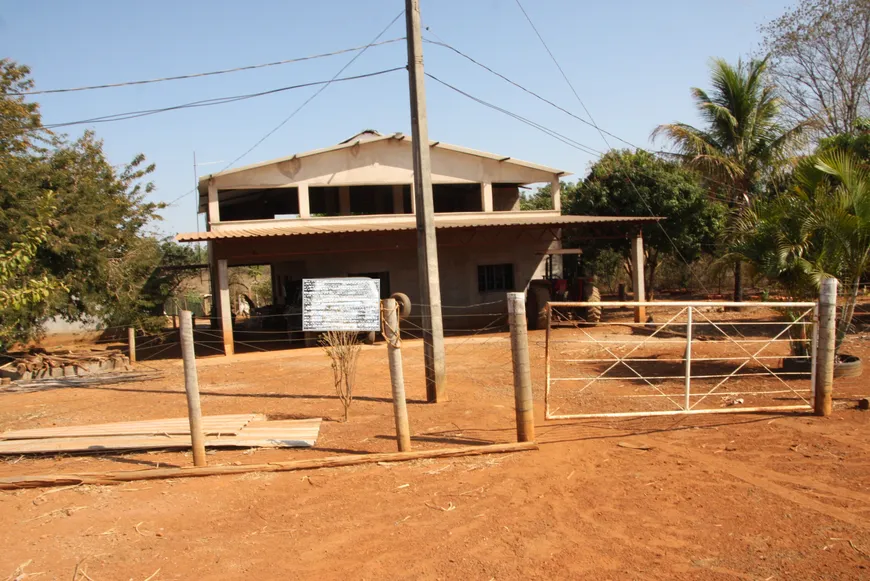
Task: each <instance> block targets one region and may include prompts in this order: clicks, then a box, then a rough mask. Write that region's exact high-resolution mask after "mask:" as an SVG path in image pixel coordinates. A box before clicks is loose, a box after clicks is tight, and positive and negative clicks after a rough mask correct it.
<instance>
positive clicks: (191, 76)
mask: <svg viewBox="0 0 870 581" xmlns="http://www.w3.org/2000/svg"><path fill="white" fill-rule="evenodd" d="M402 40H405V37H404V36H402V37H400V38H392V39H390V40H383V41H381V42H378V43H373V44H368V45H364V46H355V47H352V48H344V49H341V50H336V51H333V52H326V53H321V54H315V55H310V56H303V57H298V58H292V59H286V60H282V61H275V62H270V63H262V64H258V65H247V66H243V67H235V68H232V69H222V70H219V71H209V72H205V73H192V74H189V75H177V76H174V77H160V78H157V79H147V80H142V81H126V82H123V83H108V84H104V85H89V86H85V87H72V88H67V89H45V90H42V91H11V92H8V93H3V94H4V95H7V96H8V95H49V94H53V93H73V92H76V91H92V90H95V89H113V88H116V87H128V86H133V85H147V84H150V83H162V82H164V81H180V80H183V79H195V78H199V77H209V76H213V75H224V74H227V73H237V72H240V71H251V70H255V69H262V68H266V67H275V66H279V65H286V64H291V63H299V62H303V61H308V60H314V59H319V58H324V57H330V56H336V55H340V54H345V53H348V52H354V51H361V50H366V49H368V48H370V47H372V46H381V45H385V44H391V43H394V42H399V41H402Z"/></svg>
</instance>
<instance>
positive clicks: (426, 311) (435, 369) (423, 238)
mask: <svg viewBox="0 0 870 581" xmlns="http://www.w3.org/2000/svg"><path fill="white" fill-rule="evenodd" d="M405 22H406V36H407V38H408V81H409V85H410V92H411V149H412V152H413V158H414V198H415V201H416V215H417V263H418V266H417V272H418V276H419V279H420V302H421V303H422V316H423V358H424V361H425V367H426V399H428V400H429V401H430V402H444V401H447V385H446V378H445V369H444V325H443V322H442V320H441V279H440V277H439V274H438V248H437V246H436V243H435V206H434V202H433V200H432V164H431V160H430V158H429V123H428V121H427V118H426V86H425V83H424V80H425V77H424V76H423V38H422V33H421V32H420V0H405Z"/></svg>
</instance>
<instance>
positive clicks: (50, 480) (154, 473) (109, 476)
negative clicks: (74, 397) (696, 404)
mask: <svg viewBox="0 0 870 581" xmlns="http://www.w3.org/2000/svg"><path fill="white" fill-rule="evenodd" d="M537 449H538V446H537V444H535V443H534V442H517V443H512V444H490V445H487V446H466V447H464V448H442V449H440V450H419V451H415V452H390V453H386V454H351V455H347V456H331V457H327V458H312V459H310V460H290V461H286V462H270V463H268V464H241V465H238V466H235V465H229V466H203V467H195V466H194V467H191V468H152V469H147V470H127V471H124V472H101V473H94V472H91V473H83V474H46V475H35V476H11V477H6V478H0V490H17V489H20V488H37V487H43V486H70V485H75V484H118V483H121V482H134V481H138V480H159V479H163V478H194V477H202V476H219V475H224V474H245V473H247V472H288V471H294V470H312V469H315V468H335V467H339V466H353V465H357V464H372V463H375V462H407V461H409V460H419V459H422V458H459V457H463V456H478V455H480V454H504V453H508V452H523V451H528V450H537Z"/></svg>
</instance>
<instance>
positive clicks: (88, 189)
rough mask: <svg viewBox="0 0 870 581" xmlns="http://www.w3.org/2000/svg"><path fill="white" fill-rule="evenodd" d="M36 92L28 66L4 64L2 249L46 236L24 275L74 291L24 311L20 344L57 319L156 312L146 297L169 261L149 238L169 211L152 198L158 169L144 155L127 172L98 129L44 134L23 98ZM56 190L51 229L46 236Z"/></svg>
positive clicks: (125, 320)
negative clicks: (46, 208)
mask: <svg viewBox="0 0 870 581" xmlns="http://www.w3.org/2000/svg"><path fill="white" fill-rule="evenodd" d="M32 87H33V81H32V80H31V79H30V78H29V69H28V68H27V67H24V66H20V65H17V64H15V63H14V62H12V61H10V60H8V59H4V60H2V61H0V249H6V250H7V251H8V250H9V249H12V248H17V247H19V245H20V244H22V243H26V242H25V241H27V240H31V239H32V233H33V232H40V235H39V236H38V239H39V243H38V245H37V246H35V247H34V251H33V255H32V257H31V258H30V259H29V260H28V262H27V264H26V266H25V267H24V268H25V269H24V270H22V271H20V272H19V275H20V276H22V277H28V278H30V279H33V280H41V279H43V278H45V279H47V280H53V281H57V282H58V283H59V284H60V285H62V286H63V288H65V289H66V291H67V292H64V293H51V294H50V296H48V297H46V300H45V301H44V302H43V303H40V304H39V308H38V309H36V308H33V309H28V310H26V311H25V312H22V316H21V318H20V320H19V321H17V323H16V325H17V329H18V331H17V337H18V340H20V341H26V340H28V339H30V338H33V337H35V336H37V335H38V334H39V333H40V331H41V327H42V324H43V323H44V322H45V321H46V320H48V319H49V318H51V317H55V316H60V317H62V318H64V319H66V320H68V321H76V320H83V319H89V318H90V319H98V320H102V321H106V322H109V321H111V322H112V323H115V324H123V325H127V324H139V322H140V321H141V320H143V317H145V316H147V315H148V314H149V305H148V301H147V299H144V298H143V297H142V295H141V292H142V290H143V289H144V288H145V286H146V283H147V282H148V280H149V279H150V278H151V276H152V274H153V272H154V268H155V267H156V266H157V265H158V264H159V262H160V260H161V256H162V254H161V252H160V242H159V240H157V239H156V238H154V237H153V235H151V234H150V232H149V228H150V225H151V224H152V223H153V221H154V220H156V219H159V216H158V214H157V212H158V210H159V209H160V208H161V207H162V206H161V205H159V204H154V203H150V202H148V201H146V199H145V198H146V196H147V194H148V193H150V192H151V191H152V190H153V187H154V186H153V184H151V183H148V182H146V181H145V180H146V179H147V176H148V175H149V174H150V173H151V172H152V171H153V166H150V165H147V164H146V163H145V158H144V156H142V155H139V156H136V157H135V158H134V159H133V160H132V162H130V163H129V164H127V165H125V166H122V167H120V168H118V167H116V166H114V165H112V164H111V163H110V162H109V161H108V159H107V158H106V156H105V154H104V152H103V145H102V142H101V141H99V140H97V139H96V138H95V136H94V135H93V133H91V132H86V133H85V134H84V135H83V136H82V137H81V138H79V139H77V140H75V141H72V142H70V141H68V140H66V139H64V138H61V137H58V136H56V135H54V134H52V133H51V132H50V131H48V130H46V129H44V128H43V127H42V122H41V116H40V113H39V106H38V105H37V104H36V103H29V102H26V101H25V99H24V96H23V95H22V94H21V93H22V92H25V91H27V90H29V89H31V88H32ZM49 194H50V195H51V199H52V205H53V210H52V211H51V212H50V215H49V216H48V219H49V220H50V224H51V227H50V228H48V229H45V230H39V228H40V227H41V225H42V224H44V222H45V217H44V216H43V215H42V214H41V212H42V210H41V208H42V207H43V200H44V199H45V198H46V196H47V195H49ZM30 246H33V245H32V243H31V244H30ZM5 324H8V321H7V322H4V325H5Z"/></svg>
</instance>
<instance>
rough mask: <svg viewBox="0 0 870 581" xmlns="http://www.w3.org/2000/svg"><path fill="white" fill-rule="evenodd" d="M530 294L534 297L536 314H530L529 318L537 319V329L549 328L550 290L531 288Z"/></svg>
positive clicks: (543, 287)
mask: <svg viewBox="0 0 870 581" xmlns="http://www.w3.org/2000/svg"><path fill="white" fill-rule="evenodd" d="M529 294H533V296H534V304H535V312H534V313H529V315H527V316H529V317H532V316H534V318H535V322H536V324H535V326H534V328H535V329H546V328H547V303H548V302H550V289H549V288H548V287H546V286H533V287H530V288H529Z"/></svg>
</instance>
